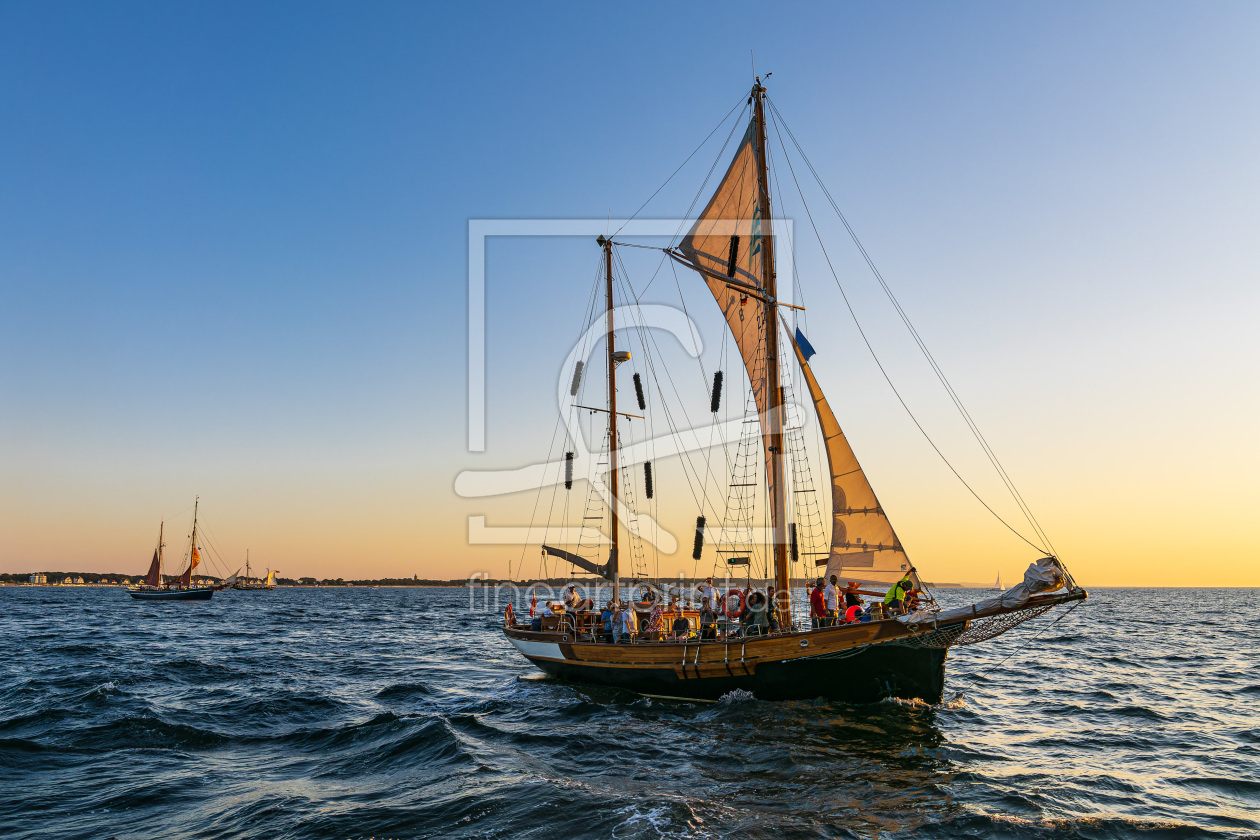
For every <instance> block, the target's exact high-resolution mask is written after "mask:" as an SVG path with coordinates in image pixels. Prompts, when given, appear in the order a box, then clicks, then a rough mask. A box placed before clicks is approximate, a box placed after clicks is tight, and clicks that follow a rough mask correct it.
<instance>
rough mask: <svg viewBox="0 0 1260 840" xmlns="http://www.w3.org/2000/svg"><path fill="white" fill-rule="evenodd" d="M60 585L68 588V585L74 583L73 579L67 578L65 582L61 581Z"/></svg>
mask: <svg viewBox="0 0 1260 840" xmlns="http://www.w3.org/2000/svg"><path fill="white" fill-rule="evenodd" d="M61 583H62V585H63V586H69V585H70V584H72V583H74V579H73V578H69V577H68V578H66V579H65V580H63V581H62V582H61Z"/></svg>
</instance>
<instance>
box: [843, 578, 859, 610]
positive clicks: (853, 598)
mask: <svg viewBox="0 0 1260 840" xmlns="http://www.w3.org/2000/svg"><path fill="white" fill-rule="evenodd" d="M860 606H862V596H861V595H859V594H858V582H857V581H856V580H851V581H849V588H848V589H846V590H844V611H845V613H848V611H849V607H860Z"/></svg>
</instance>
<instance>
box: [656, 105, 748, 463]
mask: <svg viewBox="0 0 1260 840" xmlns="http://www.w3.org/2000/svg"><path fill="white" fill-rule="evenodd" d="M755 128H756V126H755V124H754V123H752V122H750V123H749V125H748V131H746V132H745V133H744V139H743V140H742V141H740V144H739V148H738V149H737V150H736V152H735V158H734V160H732V161H731V165H730V168H728V169H727V170H726V175H725V176H724V177H723V178H722V181H721V183H720V184H719V185H718V188H717V191H716V192H715V193H714V194H713V197H712V198H711V199H709V203H708V205H707V206H706V207H705V208H704V211H703V212H702V213H701V214H700V216H699V218H698V219H697V220H696V223H695V225H693V226H692V228H691V231H690V232H689V233H688V234H687V236H686V237H685V238H684V239H683V240H682V242H681V243H680V244H679V246H678V250H679V252H681V254H682V255H683V257H685V258H686V262H687V264H689V265H690V267H691V268H694V269H695V270H696V271H698V272H699V273H700V276H701V277H703V278H704V282H705V283H706V284H708V286H709V291H710V292H712V293H713V297H714V298H715V299H716V300H717V302H718V306H719V307H720V308H721V309H722V314H723V315H725V316H726V323H727V325H728V326H729V327H730V330H731V333H732V335H734V337H735V343H736V344H737V345H738V347H739V352H740V356H741V357H742V358H743V361H744V367H745V369H746V370H747V371H748V379H749V381H750V382H751V383H752V389H753V396H754V398H755V399H756V404H757V413H758V414H759V415H760V417H761V422H762V433H763V435H762V438H763V440H765V436H766V435H767V434H768V433H769V430H768V429H767V428H766V424H767V422H768V417H769V414H768V411H769V409H770V401H769V395H768V393H767V392H766V388H767V386H766V317H767V309H768V307H767V305H766V303H765V302H764V301H763V300H762V299H761V298H760V297H759V295H760V293H761V290H762V288H763V286H762V258H763V256H764V254H765V249H764V248H763V247H762V245H763V242H762V224H761V221H762V220H761V210H760V206H761V205H760V202H759V201H758V179H757V169H758V165H759V163H758V152H757V133H756V131H755ZM766 227H767V230H768V227H769V226H768V225H767V226H766ZM767 445H768V444H767ZM766 454H767V455H768V453H766ZM767 473H769V470H767Z"/></svg>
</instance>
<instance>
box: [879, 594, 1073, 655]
mask: <svg viewBox="0 0 1260 840" xmlns="http://www.w3.org/2000/svg"><path fill="white" fill-rule="evenodd" d="M1053 608H1054V605H1053V604H1049V605H1046V606H1038V607H1029V608H1028V609H1023V610H1016V611H1015V612H1010V613H1005V614H1003V615H995V616H991V617H989V618H981V619H977V620H975V621H972V622H971V623H970V624H968V625H966V626H965V627H964V626H963V625H961V624H956V625H952V626H950V627H939V628H932V629H925V628H927V627H928V624H927V623H924V624H919V625H915V624H910V625H908V627H909V628H910V629H911V630H916V629H922V630H923V632H916V633H915V635H913V636H911V637H910V638H908V639H902V640H900V641H899V642H898V643H899V644H906V645H912V646H915V647H930V648H945V647H961V646H963V645H974V644H976V643H977V642H983V641H987V640H988V639H992V638H994V637H996V636H1000V635H1002V634H1003V633H1005V632H1006V631H1008V630H1012V629H1014V628H1016V627H1018V626H1019V625H1021V624H1023V623H1024V622H1025V621H1028V620H1029V619H1033V618H1036V617H1037V616H1039V615H1041V614H1042V613H1045V612H1047V611H1048V610H1051V609H1053Z"/></svg>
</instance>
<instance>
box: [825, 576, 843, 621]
mask: <svg viewBox="0 0 1260 840" xmlns="http://www.w3.org/2000/svg"><path fill="white" fill-rule="evenodd" d="M836 583H837V579H836V576H835V575H832V576H831V578H830V580H829V581H828V582H827V588H826V589H824V590H823V604H824V605H825V606H826V607H827V626H828V627H832V626H834V625H836V624H839V623H840V622H839V621H838V620H837V619H838V618H839V616H840V589H839V587H837V586H836Z"/></svg>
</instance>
